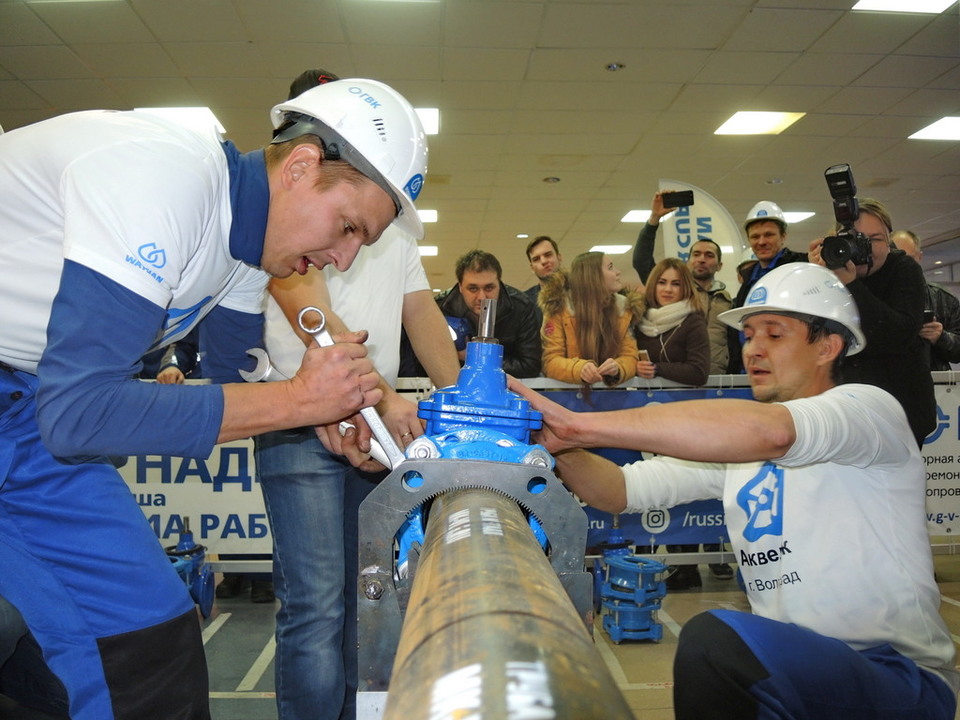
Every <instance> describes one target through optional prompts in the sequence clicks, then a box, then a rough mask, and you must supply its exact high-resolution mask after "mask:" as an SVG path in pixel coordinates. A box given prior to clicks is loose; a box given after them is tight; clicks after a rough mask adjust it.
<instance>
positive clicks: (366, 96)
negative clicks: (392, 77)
mask: <svg viewBox="0 0 960 720" xmlns="http://www.w3.org/2000/svg"><path fill="white" fill-rule="evenodd" d="M350 92H351V93H353V94H354V95H359V96H360V99H361V100H363V101H364V102H366V103H367V104H368V105H370V107H374V108H378V107H380V102H379V101H378V100H377V99H376V98H375V97H374V96H373V95H371V94H370V93H368V92H367V91H366V90H364V89H363V88H362V87H357V86H356V85H354V86H353V87H351V88H350Z"/></svg>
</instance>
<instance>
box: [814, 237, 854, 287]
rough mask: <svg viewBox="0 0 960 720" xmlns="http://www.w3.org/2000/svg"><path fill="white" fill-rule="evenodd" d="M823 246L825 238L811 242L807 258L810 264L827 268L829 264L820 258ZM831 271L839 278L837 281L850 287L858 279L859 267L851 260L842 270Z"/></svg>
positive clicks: (834, 269)
mask: <svg viewBox="0 0 960 720" xmlns="http://www.w3.org/2000/svg"><path fill="white" fill-rule="evenodd" d="M821 245H823V238H817V239H816V240H812V241H811V242H810V249H809V250H808V251H807V258H808V259H809V260H810V262H812V263H814V264H816V265H822V266H823V267H826V266H827V264H826V263H825V262H824V261H823V258H822V257H820V246H821ZM864 267H866V266H864ZM831 270H833V274H834V275H836V276H837V280H839V281H840V282H842V283H843V284H844V285H849V284H850V283H852V282H853V281H854V280H856V279H857V267H856V265H854V264H853V263H852V262H850V261H849V260H848V261H847V264H846V265H844V266H843V267H842V268H831Z"/></svg>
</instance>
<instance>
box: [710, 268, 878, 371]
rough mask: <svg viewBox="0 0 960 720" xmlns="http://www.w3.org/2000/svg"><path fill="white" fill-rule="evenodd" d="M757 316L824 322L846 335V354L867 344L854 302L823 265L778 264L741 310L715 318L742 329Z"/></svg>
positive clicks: (853, 352)
mask: <svg viewBox="0 0 960 720" xmlns="http://www.w3.org/2000/svg"><path fill="white" fill-rule="evenodd" d="M757 313H773V314H775V315H776V314H785V315H789V316H801V318H811V319H813V318H820V319H822V320H826V321H827V328H828V329H830V330H831V331H832V332H839V333H840V334H842V335H845V336H846V338H847V346H848V349H847V355H854V354H856V353H858V352H860V351H861V350H863V348H864V346H865V345H866V344H867V340H866V338H865V337H864V336H863V331H862V330H861V329H860V312H859V310H857V302H856V300H854V299H853V295H851V294H850V291H849V290H847V288H846V287H845V286H844V284H843V283H842V282H840V281H839V280H838V279H837V276H836V275H834V274H833V271H831V270H827V268H825V267H823V266H822V265H814V264H813V263H801V262H797V263H787V264H786V265H781V266H780V267H778V268H775V269H773V270H771V271H770V272H769V273H767V274H766V275H764V276H763V277H762V278H760V280H758V281H757V284H756V285H754V286H753V289H752V290H751V291H750V295H748V296H747V301H746V303H745V304H744V306H743V307H739V308H734V309H733V310H727V311H726V312H722V313H720V315H719V316H718V317H719V318H720V320H721V322H724V323H726V324H727V325H729V326H730V327H733V328H736V329H738V330H742V329H743V320H744V318H746V317H747V316H748V315H756V314H757ZM831 325H832V327H831ZM837 326H839V327H837Z"/></svg>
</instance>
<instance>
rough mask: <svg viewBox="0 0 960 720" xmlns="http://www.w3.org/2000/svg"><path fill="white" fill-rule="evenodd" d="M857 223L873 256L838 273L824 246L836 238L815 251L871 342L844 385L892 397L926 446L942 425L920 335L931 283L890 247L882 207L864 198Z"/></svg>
mask: <svg viewBox="0 0 960 720" xmlns="http://www.w3.org/2000/svg"><path fill="white" fill-rule="evenodd" d="M856 218H857V219H856V221H855V222H854V223H853V226H852V228H850V229H851V230H853V231H854V232H856V233H862V234H863V235H864V236H865V238H866V239H868V240H869V251H868V250H867V246H866V244H865V243H864V245H863V248H862V252H854V253H853V255H854V260H856V261H858V262H857V264H854V260H847V261H846V262H845V264H843V265H842V266H840V267H834V266H835V265H836V264H837V263H836V262H828V260H832V259H834V258H832V257H831V255H835V254H836V253H830V252H828V253H823V252H822V250H823V245H824V243H825V242H826V243H828V247H827V250H828V251H829V250H830V244H831V243H833V242H835V240H836V239H835V238H827V239H826V240H814V241H813V242H812V243H811V245H810V262H814V263H817V264H820V265H824V266H825V267H828V268H830V269H831V270H833V272H834V274H835V275H836V276H837V278H838V279H839V280H840V282H842V283H843V284H844V285H846V286H847V289H848V290H849V291H850V294H851V295H853V297H854V299H855V300H856V301H857V307H858V308H859V310H860V324H861V326H862V328H863V334H864V335H865V336H866V338H867V347H866V348H865V349H864V351H863V352H862V353H858V354H857V355H855V356H853V357H848V358H846V359H845V360H844V362H843V366H842V370H843V380H844V382H858V383H866V384H868V385H876V386H877V387H880V388H883V389H884V390H886V391H887V392H889V393H890V394H891V395H893V396H894V397H895V398H896V399H897V400H898V401H899V402H900V404H901V405H902V406H903V409H904V411H905V412H906V414H907V421H908V422H909V423H910V429H911V431H913V436H914V438H915V439H916V441H917V444H918V445H920V446H922V445H923V439H924V438H925V437H926V436H927V435H929V434H930V433H931V432H932V431H933V429H934V428H935V427H936V424H937V400H936V397H935V396H934V392H933V379H932V378H931V377H930V368H929V365H928V364H927V361H926V355H925V352H924V347H923V340H922V339H921V338H920V335H919V333H920V327H921V325H922V324H923V309H924V304H925V301H926V282H925V280H924V278H923V272H922V271H921V269H920V266H919V265H918V264H917V263H915V262H914V261H913V260H912V259H911V258H910V257H908V256H907V254H906V253H904V252H903V250H898V249H896V248H894V247H892V246H891V243H890V233H891V232H892V231H893V223H892V222H891V220H890V213H889V212H887V209H886V208H885V207H884V206H883V205H882V204H881V203H880V202H879V201H877V200H873V199H870V198H861V199H860V200H859V214H857V215H856ZM843 231H844V226H843V225H842V224H838V226H837V232H838V233H842V232H843ZM861 255H862V256H863V257H861ZM824 256H826V259H825V257H824ZM842 259H843V258H842V257H841V258H839V260H842ZM861 260H865V262H859V261H861Z"/></svg>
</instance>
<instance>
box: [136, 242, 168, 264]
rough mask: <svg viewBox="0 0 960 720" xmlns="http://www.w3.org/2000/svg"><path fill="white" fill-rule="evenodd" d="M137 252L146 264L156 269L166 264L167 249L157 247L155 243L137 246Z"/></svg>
mask: <svg viewBox="0 0 960 720" xmlns="http://www.w3.org/2000/svg"><path fill="white" fill-rule="evenodd" d="M137 254H138V255H139V256H140V259H141V260H143V261H144V262H145V263H146V264H147V265H152V266H153V267H155V268H157V269H158V270H159V269H160V268H162V267H163V266H164V265H166V264H167V251H166V250H163V249H162V248H158V247H157V244H156V243H145V244H143V245H141V246H140V247H138V248H137Z"/></svg>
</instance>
